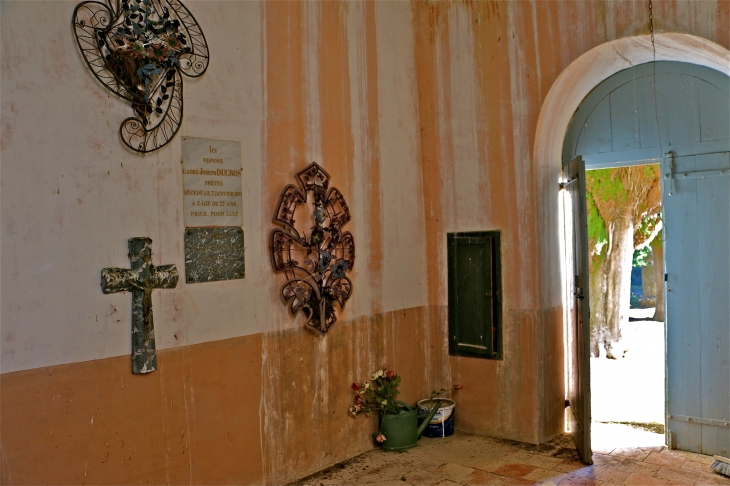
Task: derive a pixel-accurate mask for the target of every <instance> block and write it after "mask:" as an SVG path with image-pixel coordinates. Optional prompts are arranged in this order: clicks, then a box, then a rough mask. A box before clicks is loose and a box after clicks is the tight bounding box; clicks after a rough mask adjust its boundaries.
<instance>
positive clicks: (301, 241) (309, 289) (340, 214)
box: [270, 162, 355, 335]
mask: <svg viewBox="0 0 730 486" xmlns="http://www.w3.org/2000/svg"><path fill="white" fill-rule="evenodd" d="M297 179H298V180H299V186H300V187H296V186H294V185H291V184H290V185H288V186H286V187H285V188H284V191H283V192H282V193H281V197H280V198H279V203H278V205H277V208H276V214H275V215H274V223H276V224H279V225H281V226H282V228H281V229H279V228H277V229H275V230H274V231H272V232H271V243H270V249H271V263H272V265H273V266H274V271H275V272H277V273H283V274H284V275H286V279H287V280H286V283H285V284H284V286H283V287H282V289H281V296H282V297H283V299H284V301H285V302H288V303H289V305H290V307H289V309H290V311H291V313H292V315H296V314H297V313H298V312H299V311H302V312H303V313H304V315H305V316H306V317H307V326H308V327H309V328H310V329H312V330H314V331H316V332H318V333H320V334H323V335H324V334H326V333H327V331H329V329H330V327H332V324H334V323H335V322H336V321H337V316H336V314H335V308H334V306H335V304H337V305H338V306H339V308H340V310H342V309H344V308H345V304H346V303H347V300H348V299H349V298H350V295H351V294H352V281H351V280H350V279H349V278H348V277H347V276H346V273H347V272H349V271H350V270H352V267H353V264H354V263H355V240H354V238H353V237H352V234H351V233H350V232H349V231H346V232H344V233H343V232H342V227H343V226H344V225H345V224H347V222H348V221H350V210H349V208H348V207H347V203H346V202H345V198H344V197H343V196H342V193H341V192H340V191H339V190H337V189H336V188H334V187H333V188H329V179H330V176H329V174H327V172H325V171H324V169H322V167H320V166H319V165H317V164H316V163H314V162H313V163H312V164H311V165H309V166H308V167H307V168H306V169H304V170H303V171H301V172H299V173H298V174H297ZM310 194H311V196H312V198H311V199H309V195H310ZM295 214H296V215H297V217H299V215H302V216H305V217H307V218H308V220H311V223H309V224H311V226H309V224H307V223H299V224H297V222H296V221H295V220H294V216H295Z"/></svg>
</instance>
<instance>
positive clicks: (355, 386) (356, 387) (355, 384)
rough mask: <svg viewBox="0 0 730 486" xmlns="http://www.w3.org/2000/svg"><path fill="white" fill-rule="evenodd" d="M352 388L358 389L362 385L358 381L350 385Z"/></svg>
mask: <svg viewBox="0 0 730 486" xmlns="http://www.w3.org/2000/svg"><path fill="white" fill-rule="evenodd" d="M350 388H352V389H353V390H354V391H358V390H359V389H360V388H361V387H360V385H358V384H357V383H353V384H352V385H350Z"/></svg>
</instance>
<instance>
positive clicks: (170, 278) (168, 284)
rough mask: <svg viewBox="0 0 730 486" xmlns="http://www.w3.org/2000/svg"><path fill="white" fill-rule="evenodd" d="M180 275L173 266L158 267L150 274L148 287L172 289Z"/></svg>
mask: <svg viewBox="0 0 730 486" xmlns="http://www.w3.org/2000/svg"><path fill="white" fill-rule="evenodd" d="M179 279H180V275H179V274H178V273H177V267H176V266H175V265H174V264H170V265H159V266H156V267H154V268H153V270H152V272H150V284H151V285H150V286H151V287H153V288H156V289H174V288H175V287H176V286H177V281H178V280H179Z"/></svg>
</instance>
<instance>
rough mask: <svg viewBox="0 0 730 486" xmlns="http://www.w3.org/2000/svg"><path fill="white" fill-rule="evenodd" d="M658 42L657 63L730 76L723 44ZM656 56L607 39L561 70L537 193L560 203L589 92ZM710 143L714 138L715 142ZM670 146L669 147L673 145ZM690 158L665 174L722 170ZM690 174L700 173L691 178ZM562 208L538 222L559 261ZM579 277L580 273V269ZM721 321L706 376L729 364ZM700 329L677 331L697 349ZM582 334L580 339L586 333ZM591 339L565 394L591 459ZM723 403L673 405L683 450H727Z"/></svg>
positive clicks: (582, 343)
mask: <svg viewBox="0 0 730 486" xmlns="http://www.w3.org/2000/svg"><path fill="white" fill-rule="evenodd" d="M656 44H657V50H656V58H657V60H662V61H684V62H689V63H690V64H695V65H703V66H706V67H711V68H713V69H715V70H717V71H719V72H720V73H722V74H724V75H725V76H727V74H728V71H729V70H730V53H728V51H727V50H725V49H724V48H722V47H721V46H717V45H716V44H713V43H711V42H709V41H706V40H704V39H700V38H697V37H694V36H690V35H685V34H663V35H660V36H657V39H656ZM653 58H654V52H653V49H652V45H651V42H650V41H649V39H648V38H647V37H646V36H643V37H634V38H627V39H620V40H617V41H614V42H612V43H609V44H605V45H602V46H598V47H596V48H595V49H593V50H592V51H589V52H588V53H586V54H584V55H583V56H581V58H579V59H577V60H576V61H575V62H573V63H572V64H571V65H570V66H569V67H568V68H567V69H566V70H565V71H564V72H563V73H562V74H561V75H560V77H559V78H558V80H557V81H556V83H555V84H554V85H553V87H552V89H551V91H550V93H549V95H548V97H547V98H546V101H545V103H544V104H543V108H542V111H541V114H540V119H539V121H538V129H537V137H536V142H535V151H534V153H535V159H534V160H535V163H536V167H535V169H536V170H537V171H538V172H539V173H540V176H541V177H540V178H539V180H540V183H539V192H540V195H541V196H542V197H545V198H547V200H551V201H557V200H558V194H557V192H558V184H556V182H557V181H558V180H559V179H560V175H559V174H560V172H559V171H560V166H561V165H562V158H563V155H570V154H564V153H563V150H562V149H563V141H564V140H565V135H566V131H567V128H568V125H569V122H570V120H571V118H572V117H573V115H574V114H576V113H575V112H576V109H577V108H578V106H579V105H580V103H581V102H582V101H583V100H584V99H586V96H587V95H588V94H589V93H590V92H591V90H593V89H594V88H595V87H596V86H598V85H600V84H601V83H602V82H603V81H604V80H607V79H608V78H610V77H611V76H612V75H613V74H615V73H617V72H618V71H621V70H624V69H626V68H628V67H631V66H634V65H640V64H644V63H647V62H650V61H652V60H653ZM652 70H653V67H652ZM576 116H577V114H576ZM708 141H709V142H712V141H710V140H708ZM575 142H576V145H575V146H576V147H577V146H578V145H577V143H578V140H577V139H576V140H575ZM699 142H702V140H699ZM668 145H671V143H670V144H668ZM680 145H687V144H677V148H679V146H680ZM695 145H696V144H695ZM646 148H648V147H646ZM696 148H697V147H695V149H696ZM641 149H642V147H641V145H640V144H639V146H638V147H629V150H641ZM654 152H656V153H654V154H653V155H652V156H651V157H649V158H654V159H656V158H659V159H661V158H662V153H661V151H660V150H658V149H657V150H655V151H654ZM599 153H600V151H599ZM603 153H606V152H603ZM688 153H689V152H688ZM678 154H679V152H677V153H675V156H677V155H678ZM692 157H695V158H694V159H684V160H682V159H681V157H674V158H673V160H671V161H670V160H669V159H666V160H667V161H666V162H665V170H663V173H664V174H668V173H669V169H670V168H672V170H674V172H675V173H676V172H677V170H676V168H678V167H679V166H678V165H677V164H680V165H681V164H684V166H683V170H682V171H680V172H682V173H683V175H682V177H685V178H687V179H688V180H689V179H699V180H703V179H702V177H703V175H702V174H700V173H702V172H704V171H705V170H710V169H712V168H713V164H715V165H717V167H715V169H717V170H720V169H721V165H722V161H719V160H714V161H713V160H709V161H706V162H707V163H708V164H709V165H708V167H706V168H700V170H699V173H698V172H697V171H696V170H695V169H696V168H697V167H696V164H697V162H698V161H697V159H696V155H693V156H692ZM599 158H600V157H599ZM641 158H644V159H645V158H647V156H646V154H642V155H641V157H639V159H641ZM637 160H638V159H637ZM603 162H604V163H605V162H606V160H605V159H604V160H603ZM703 163H704V162H703ZM689 164H695V166H693V167H689ZM718 164H719V165H718ZM687 169H692V170H687ZM691 173H692V174H694V175H691ZM698 174H699V175H698ZM704 175H705V176H706V175H708V174H707V173H705V174H704ZM666 180H667V182H669V181H672V180H674V178H673V177H671V174H670V175H669V176H667V177H666ZM728 180H730V179H728ZM685 182H686V181H685ZM696 182H697V181H695V183H696ZM719 184H720V188H719V190H720V191H721V193H722V194H724V193H725V192H727V191H726V189H725V188H724V186H723V185H722V184H723V183H722V182H720V183H719ZM686 188H687V187H685V189H686ZM694 191H695V192H694V194H698V192H697V189H696V188H695V189H694ZM699 193H703V191H702V190H700V192H699ZM722 197H725V196H721V197H720V198H719V199H717V201H716V202H717V203H718V204H719V206H722V201H723V199H722ZM676 200H679V199H676ZM556 206H557V205H555V206H552V205H545V207H544V208H543V211H544V215H543V216H544V217H542V218H540V225H541V230H543V231H542V232H541V233H542V235H543V242H542V243H543V244H542V247H543V248H544V249H545V251H546V252H547V253H549V254H550V255H552V256H554V257H555V258H556V259H557V258H560V255H561V250H560V248H561V241H560V236H561V235H560V232H559V228H560V224H559V220H560V215H559V212H558V210H557V207H556ZM682 207H686V204H683V205H682ZM701 207H702V205H699V206H697V208H696V209H695V213H696V214H697V215H699V216H702V213H701V211H702V209H701ZM697 211H700V213H697ZM695 217H697V216H695ZM714 217H715V223H714V224H715V226H716V227H718V226H717V221H718V220H719V221H720V225H719V227H720V228H723V225H722V219H723V217H724V216H723V215H722V214H719V215H715V216H714ZM683 218H684V219H685V220H688V219H691V216H688V215H687V214H684V215H683ZM727 226H728V224H727V223H726V224H725V225H724V228H727ZM725 231H726V230H725ZM723 235H724V233H723V234H721V235H720V239H722V237H723ZM680 247H681V246H678V247H677V248H680ZM681 248H683V251H685V252H686V251H687V248H685V247H681ZM697 250H698V249H695V251H697ZM718 254H719V253H718ZM668 257H669V255H668ZM678 261H679V262H685V263H686V262H687V261H688V259H687V258H686V254H683V255H680V256H679V258H678ZM722 265H723V264H720V265H719V266H720V267H722ZM685 267H691V264H687V265H685ZM545 270H546V271H545V272H544V274H543V276H542V278H544V279H545V280H546V285H547V286H549V285H550V283H549V282H555V281H556V280H557V278H562V277H563V276H562V275H556V273H557V272H560V270H559V269H556V268H549V269H545ZM705 275H710V276H711V277H710V278H711V279H715V280H717V278H719V277H717V276H716V275H715V274H713V273H712V272H711V271H709V270H708V271H707V272H705ZM575 276H576V277H577V276H578V275H577V273H576V275H575ZM572 278H573V275H572V274H571V280H572ZM564 281H565V282H566V285H564V286H563V289H568V291H564V292H563V295H562V296H561V297H562V303H563V308H564V309H565V311H566V321H568V320H569V319H570V318H571V316H573V317H574V320H575V315H576V310H579V309H580V307H581V305H576V304H575V303H571V299H573V300H575V298H576V297H575V295H576V294H580V292H576V291H575V290H576V289H578V287H576V286H575V285H574V282H572V281H571V282H567V280H564ZM576 281H578V280H576ZM718 282H719V283H720V284H722V282H720V281H718ZM720 286H721V285H720ZM553 287H554V286H553ZM670 287H671V286H670ZM677 290H678V288H677ZM674 291H676V290H674ZM725 292H727V290H725ZM555 293H556V292H555V291H551V292H548V293H546V295H545V298H546V299H547V300H549V301H550V302H551V303H552V302H554V301H555V300H557V296H556V295H555ZM728 298H730V294H729V295H728V297H727V298H726V299H725V300H726V301H727V299H728ZM713 299H714V300H715V301H717V297H713ZM705 300H708V299H705ZM670 305H671V304H670ZM713 312H714V311H710V312H709V316H710V317H708V319H709V320H711V319H713V317H712V316H713V315H714V314H713ZM675 314H676V313H675ZM716 319H720V321H718V322H720V323H719V324H717V325H716V329H718V330H719V331H718V332H719V333H718V334H716V336H715V335H713V337H716V339H715V341H716V342H717V343H719V347H718V349H719V350H718V351H717V352H713V353H714V354H713V356H711V357H710V358H709V359H708V360H707V362H706V363H701V364H700V365H699V366H696V367H695V368H697V369H698V371H699V372H700V373H701V372H702V371H703V370H704V371H705V373H707V371H708V366H710V365H717V366H719V367H720V368H722V367H725V368H727V367H728V365H727V357H726V356H725V355H726V354H727V352H728V351H727V350H726V349H725V348H726V347H727V346H728V344H730V343H727V341H730V339H725V340H724V341H725V342H723V339H722V338H723V336H724V335H725V334H723V333H726V332H727V328H728V324H727V318H724V319H725V322H724V323H722V322H721V321H722V319H723V317H719V316H718V317H717V318H716ZM685 320H686V318H685ZM585 321H586V322H587V319H586V320H585ZM579 324H580V323H579ZM696 334H697V333H694V334H692V332H691V331H690V332H687V331H682V332H680V333H679V334H678V338H679V340H680V342H683V341H682V339H683V338H687V339H690V341H686V342H689V343H690V344H689V346H690V347H692V346H694V347H695V348H697V347H698V345H697V343H696V341H691V339H694V338H695V335H696ZM574 337H575V336H574ZM577 337H579V338H580V336H577ZM586 337H587V336H586ZM587 341H588V339H584V340H581V339H575V340H574V344H573V345H572V346H571V347H569V348H567V349H566V351H568V352H569V354H570V362H569V363H568V367H569V370H571V372H572V375H573V376H571V378H570V380H569V381H568V383H567V384H566V386H567V388H568V390H567V392H568V393H567V396H568V399H569V401H570V405H571V406H570V412H571V413H570V414H568V419H569V421H570V422H571V423H572V425H573V428H572V430H573V433H574V437H575V438H576V443H577V445H578V447H579V450H581V451H582V454H583V455H584V460H587V461H589V460H590V406H589V402H590V388H589V385H588V381H587V379H586V377H587V373H588V371H589V370H588V368H589V367H588V365H587V363H586V361H587V357H588V350H587ZM699 346H700V347H702V344H701V343H700V345H699ZM723 346H724V347H723ZM670 352H671V350H670ZM723 357H724V359H723ZM689 359H692V358H689ZM685 365H686V362H685ZM723 370H724V368H723ZM722 373H727V370H725V371H723V372H722ZM722 376H724V375H723V374H720V375H718V379H717V380H715V382H713V383H712V386H713V387H715V388H716V389H717V387H718V386H722V381H723V380H722ZM691 380H692V378H689V381H691ZM689 381H688V382H689ZM727 381H728V380H725V385H724V386H725V391H724V393H725V395H727V393H728V392H727ZM688 394H689V395H691V393H690V392H689V391H688V390H684V391H682V392H681V396H689V395H688ZM680 402H681V399H676V398H675V399H673V400H672V398H671V396H670V403H674V404H680ZM699 402H702V400H700V401H699ZM723 402H724V401H721V402H717V400H716V399H714V398H712V397H710V399H709V401H708V400H706V401H705V403H704V405H703V404H702V403H700V405H699V412H697V410H696V409H697V407H696V406H694V405H693V406H691V407H689V408H687V407H685V408H687V410H690V409H693V410H695V411H693V412H685V413H679V412H676V411H675V413H672V408H671V405H670V408H669V412H670V413H669V416H670V417H671V418H670V420H671V422H670V423H669V427H670V430H674V431H676V435H675V440H676V444H674V445H676V446H677V447H678V448H681V449H688V450H697V448H699V449H700V451H702V452H705V453H708V452H712V453H722V452H723V451H724V452H727V448H728V444H730V428H728V427H727V425H726V424H727V421H728V419H730V417H725V416H724V414H725V413H726V412H724V411H722V410H719V411H717V412H715V411H714V410H713V407H715V409H717V408H718V407H719V408H722V407H723V406H724V407H725V409H727V406H726V405H723ZM693 407H694V408H693ZM703 407H704V408H703ZM680 408H681V407H680ZM690 413H694V414H696V415H691V414H690ZM709 415H713V416H709ZM698 420H699V421H698ZM698 431H699V432H698ZM703 435H704V436H706V437H707V438H708V441H705V440H703V439H702V436H703ZM712 444H715V445H712Z"/></svg>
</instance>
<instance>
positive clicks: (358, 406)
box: [352, 405, 360, 413]
mask: <svg viewBox="0 0 730 486" xmlns="http://www.w3.org/2000/svg"><path fill="white" fill-rule="evenodd" d="M352 408H354V409H355V412H357V413H360V405H355V406H353V407H352Z"/></svg>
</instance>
